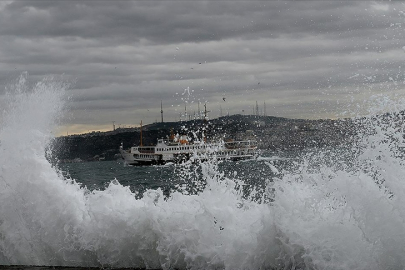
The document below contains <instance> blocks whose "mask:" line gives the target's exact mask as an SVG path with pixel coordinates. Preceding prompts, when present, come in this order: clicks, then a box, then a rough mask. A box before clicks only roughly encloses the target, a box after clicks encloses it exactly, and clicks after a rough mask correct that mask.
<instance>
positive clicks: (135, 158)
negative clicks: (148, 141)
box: [119, 130, 257, 165]
mask: <svg viewBox="0 0 405 270" xmlns="http://www.w3.org/2000/svg"><path fill="white" fill-rule="evenodd" d="M119 151H120V153H121V156H122V158H123V159H124V161H125V162H126V163H127V164H128V165H161V164H166V163H169V162H173V163H181V162H185V161H188V160H191V161H196V160H201V161H202V160H206V159H211V158H214V159H217V160H234V161H236V160H243V159H252V158H254V157H255V156H256V155H257V140H256V139H255V137H254V136H253V132H252V131H249V130H248V131H246V134H245V136H244V138H243V139H241V140H227V141H219V142H212V143H207V142H206V141H205V140H202V141H198V140H194V141H193V142H191V141H190V140H189V138H188V137H187V135H181V136H174V135H173V134H171V136H170V138H169V139H168V140H165V139H158V140H157V144H156V145H153V146H142V139H141V145H140V146H133V147H131V148H129V149H124V147H123V145H122V144H121V146H120V149H119Z"/></svg>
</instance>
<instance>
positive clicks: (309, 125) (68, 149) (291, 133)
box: [51, 115, 354, 162]
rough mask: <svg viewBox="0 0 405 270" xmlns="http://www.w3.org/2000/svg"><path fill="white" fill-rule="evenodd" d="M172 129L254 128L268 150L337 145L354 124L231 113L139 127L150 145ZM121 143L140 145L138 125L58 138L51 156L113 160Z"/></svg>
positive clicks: (225, 132) (192, 132) (225, 133)
mask: <svg viewBox="0 0 405 270" xmlns="http://www.w3.org/2000/svg"><path fill="white" fill-rule="evenodd" d="M205 126H206V128H205V129H204V127H205ZM171 130H173V132H174V133H187V134H188V135H189V136H190V137H193V136H201V132H202V131H203V130H205V131H204V132H205V134H206V136H207V138H208V139H218V138H235V137H237V136H238V135H240V134H242V133H245V131H246V130H253V131H254V133H255V135H256V137H257V139H258V141H259V148H261V149H270V150H292V149H297V148H298V149H302V148H305V147H322V146H326V145H338V144H341V143H345V142H347V141H348V140H350V138H351V137H352V136H351V135H352V134H353V133H354V128H353V123H352V122H351V121H350V120H303V119H287V118H280V117H273V116H251V115H247V116H243V115H232V116H224V117H220V118H216V119H213V120H210V121H209V122H208V124H207V125H206V124H204V121H203V120H191V121H183V122H166V123H154V124H150V125H145V126H143V128H142V131H143V132H142V133H143V144H144V145H153V144H155V143H156V141H157V139H158V138H166V137H167V136H169V135H170V132H171ZM121 143H123V145H124V147H125V148H128V147H130V146H132V145H139V144H140V130H139V128H132V129H117V130H115V131H109V132H92V133H87V134H82V135H72V136H63V137H58V138H55V140H54V141H53V143H52V146H51V147H52V150H53V153H54V155H55V156H56V157H57V158H58V159H59V160H61V161H66V162H68V161H71V160H74V159H81V160H87V161H91V160H98V159H99V158H100V157H101V158H103V159H104V158H105V159H106V160H112V159H115V158H116V157H117V154H118V148H119V146H120V145H121Z"/></svg>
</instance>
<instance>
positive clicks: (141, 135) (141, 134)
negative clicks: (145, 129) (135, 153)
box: [141, 120, 143, 146]
mask: <svg viewBox="0 0 405 270" xmlns="http://www.w3.org/2000/svg"><path fill="white" fill-rule="evenodd" d="M141 146H143V144H142V120H141Z"/></svg>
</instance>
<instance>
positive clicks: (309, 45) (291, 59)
mask: <svg viewBox="0 0 405 270" xmlns="http://www.w3.org/2000/svg"><path fill="white" fill-rule="evenodd" d="M404 18H405V4H404V3H401V2H371V1H342V2H338V1H268V2H263V1H238V2H233V1H217V2H212V1H6V2H0V36H1V39H0V57H1V59H2V61H1V62H0V69H1V71H2V72H1V75H0V102H1V100H2V97H4V95H5V86H6V85H7V84H9V83H10V82H11V81H13V80H15V79H16V78H18V77H19V76H20V75H21V74H23V73H24V72H27V73H28V74H29V79H30V81H39V80H41V79H42V78H44V77H45V76H47V75H49V74H56V75H61V74H64V76H65V77H66V78H68V79H69V80H70V81H71V82H72V86H71V87H70V88H69V89H68V90H67V96H68V97H69V100H68V101H67V106H68V108H69V113H68V116H67V117H65V118H64V119H63V121H62V124H61V126H60V128H59V129H58V132H59V134H66V133H69V134H74V133H83V132H89V131H97V130H111V129H112V125H113V123H114V124H115V126H116V127H120V126H121V127H124V126H136V125H138V124H139V123H140V121H141V120H142V121H143V123H146V124H148V123H153V122H155V121H160V117H161V116H160V106H161V102H162V104H163V110H164V120H165V121H168V122H169V121H170V122H171V121H178V120H179V119H180V118H183V119H184V117H185V116H184V110H185V107H186V108H187V114H188V115H193V116H194V115H195V114H198V104H200V105H199V106H200V110H203V106H204V104H205V103H206V104H207V109H208V110H210V115H209V116H210V118H216V117H218V116H220V115H221V114H222V115H226V114H228V113H229V114H237V113H239V114H252V113H254V112H255V105H256V102H257V104H258V105H259V113H260V114H264V113H266V115H271V116H278V117H287V118H307V119H320V118H339V117H353V116H356V115H355V114H356V113H364V112H365V111H366V110H367V108H362V109H361V110H362V111H356V110H357V109H356V108H357V107H358V104H363V103H364V102H365V101H367V100H368V99H370V97H371V96H373V95H377V94H384V95H386V96H389V97H391V98H394V99H398V98H404V97H405V92H404V89H403V85H404V76H403V71H402V67H401V63H402V62H403V57H404V48H405V40H404V35H403V29H402V25H403V20H404ZM264 103H265V104H266V107H265V108H266V109H265V110H264Z"/></svg>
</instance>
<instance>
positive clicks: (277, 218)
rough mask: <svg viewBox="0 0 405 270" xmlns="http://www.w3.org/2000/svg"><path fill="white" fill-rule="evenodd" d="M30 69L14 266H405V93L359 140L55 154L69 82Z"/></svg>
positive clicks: (13, 222)
mask: <svg viewBox="0 0 405 270" xmlns="http://www.w3.org/2000/svg"><path fill="white" fill-rule="evenodd" d="M25 80H26V78H25V77H24V76H22V78H21V79H20V80H19V82H18V83H16V84H15V85H14V86H13V87H11V88H9V89H8V92H9V94H8V96H7V99H8V102H7V104H8V105H7V108H5V109H4V113H3V125H2V127H1V129H0V141H1V142H0V264H1V265H58V266H98V267H133V268H135V267H138V268H163V269H403V268H404V267H405V256H403V255H404V254H405V208H404V205H405V196H404V195H405V182H404V172H405V164H404V161H403V151H402V149H403V147H404V139H403V132H404V130H403V129H404V121H403V120H404V119H403V118H404V117H403V114H401V113H398V112H399V111H401V110H402V109H403V108H404V107H403V106H402V105H401V102H400V101H398V100H396V101H395V102H392V101H390V100H385V99H384V97H379V98H378V100H385V101H384V102H383V104H382V105H379V106H381V107H379V109H378V110H377V111H371V112H370V116H368V117H364V118H358V119H356V120H355V121H356V122H357V125H356V130H357V135H355V136H354V137H353V138H352V141H351V143H350V144H346V145H341V146H339V147H334V148H323V149H306V150H305V151H303V152H295V153H277V154H275V153H265V154H263V156H262V157H260V158H258V159H257V160H251V161H245V162H239V163H229V162H228V163H227V162H224V163H218V162H217V161H215V160H210V161H208V162H204V163H201V164H188V163H186V164H183V165H181V166H179V165H166V166H156V167H128V166H125V165H124V164H122V163H117V162H94V163H80V164H56V165H55V164H54V163H53V162H49V160H51V157H52V153H51V152H50V150H49V147H48V145H49V142H50V141H51V140H52V137H53V136H52V130H53V129H54V127H55V124H56V122H57V120H58V119H59V117H60V116H61V112H62V111H63V105H64V102H63V100H64V99H65V98H64V92H65V88H66V87H67V86H66V84H64V83H62V82H61V81H60V80H59V79H52V78H46V79H44V80H43V81H41V82H38V83H37V84H35V85H32V86H28V84H27V83H26V81H25ZM388 110H391V111H388ZM380 111H383V112H390V114H385V115H383V114H379V113H378V112H380Z"/></svg>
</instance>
